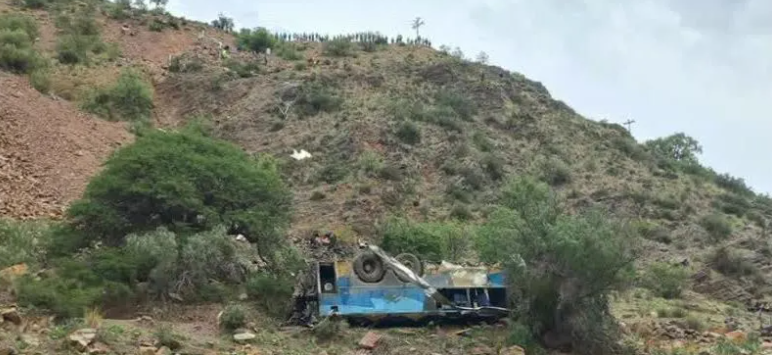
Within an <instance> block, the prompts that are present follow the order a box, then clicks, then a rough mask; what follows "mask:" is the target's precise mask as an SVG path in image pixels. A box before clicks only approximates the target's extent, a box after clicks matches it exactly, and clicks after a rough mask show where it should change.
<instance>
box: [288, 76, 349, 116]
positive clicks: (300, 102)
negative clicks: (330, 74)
mask: <svg viewBox="0 0 772 355" xmlns="http://www.w3.org/2000/svg"><path fill="white" fill-rule="evenodd" d="M342 104H343V98H342V97H341V96H340V95H339V94H338V93H337V91H336V90H334V89H333V88H331V87H329V86H327V85H324V84H322V83H320V82H307V83H306V84H304V85H303V86H302V87H301V89H300V94H299V96H298V98H297V100H296V102H295V111H296V112H297V113H298V115H299V116H300V117H309V116H314V115H316V114H318V113H320V112H335V111H338V110H340V108H341V106H342Z"/></svg>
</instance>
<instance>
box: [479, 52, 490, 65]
mask: <svg viewBox="0 0 772 355" xmlns="http://www.w3.org/2000/svg"><path fill="white" fill-rule="evenodd" d="M477 62H478V63H480V64H488V54H487V53H485V52H480V53H478V54H477Z"/></svg>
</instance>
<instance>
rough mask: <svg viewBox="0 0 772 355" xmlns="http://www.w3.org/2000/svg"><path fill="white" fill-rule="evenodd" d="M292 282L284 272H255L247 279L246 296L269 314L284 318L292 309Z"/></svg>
mask: <svg viewBox="0 0 772 355" xmlns="http://www.w3.org/2000/svg"><path fill="white" fill-rule="evenodd" d="M294 284H295V283H294V280H293V279H292V278H290V277H289V276H287V275H286V274H281V275H270V274H267V273H257V274H254V275H252V276H250V277H249V279H248V280H247V283H246V289H247V296H248V297H249V298H250V299H252V300H254V301H255V302H256V304H257V306H258V307H259V308H260V309H261V310H263V311H264V312H266V313H267V314H269V315H270V316H272V317H275V318H277V319H285V318H286V317H287V315H289V312H290V311H291V310H292V292H293V287H294Z"/></svg>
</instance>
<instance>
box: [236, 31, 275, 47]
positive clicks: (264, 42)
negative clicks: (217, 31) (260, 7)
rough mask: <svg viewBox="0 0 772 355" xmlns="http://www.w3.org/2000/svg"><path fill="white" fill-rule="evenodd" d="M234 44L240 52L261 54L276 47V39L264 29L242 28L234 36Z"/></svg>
mask: <svg viewBox="0 0 772 355" xmlns="http://www.w3.org/2000/svg"><path fill="white" fill-rule="evenodd" d="M236 44H237V46H238V48H239V49H241V50H247V51H252V52H255V53H263V52H265V50H266V49H268V48H274V47H275V46H276V38H275V37H274V36H273V35H272V34H271V33H270V32H268V30H266V29H265V28H256V29H253V30H252V29H248V28H242V29H241V31H239V33H238V34H237V35H236Z"/></svg>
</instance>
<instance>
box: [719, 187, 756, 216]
mask: <svg viewBox="0 0 772 355" xmlns="http://www.w3.org/2000/svg"><path fill="white" fill-rule="evenodd" d="M713 206H715V207H717V208H719V209H721V210H722V211H724V213H728V214H733V215H736V216H737V217H743V216H745V214H746V213H748V210H750V209H751V207H752V205H751V201H750V199H749V198H748V197H746V196H742V195H738V194H735V193H725V194H722V195H720V196H718V198H717V199H716V201H714V202H713Z"/></svg>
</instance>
